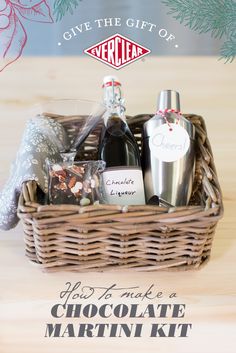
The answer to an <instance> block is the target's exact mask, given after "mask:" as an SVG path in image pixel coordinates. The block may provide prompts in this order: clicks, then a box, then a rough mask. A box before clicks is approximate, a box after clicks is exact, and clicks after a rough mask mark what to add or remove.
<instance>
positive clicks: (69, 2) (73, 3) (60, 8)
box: [53, 0, 81, 21]
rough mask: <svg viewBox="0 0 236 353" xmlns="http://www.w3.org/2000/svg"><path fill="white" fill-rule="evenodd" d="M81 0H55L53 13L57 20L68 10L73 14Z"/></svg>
mask: <svg viewBox="0 0 236 353" xmlns="http://www.w3.org/2000/svg"><path fill="white" fill-rule="evenodd" d="M80 1H81V0H55V2H54V5H53V14H54V16H56V21H61V20H62V18H63V17H64V16H65V14H66V13H67V12H69V13H70V14H71V15H73V13H74V10H75V9H76V7H77V6H78V5H79V2H80Z"/></svg>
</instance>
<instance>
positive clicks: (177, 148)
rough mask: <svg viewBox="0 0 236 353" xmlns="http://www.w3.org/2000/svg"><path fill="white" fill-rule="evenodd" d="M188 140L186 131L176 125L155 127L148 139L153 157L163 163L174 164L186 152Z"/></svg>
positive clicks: (188, 144)
mask: <svg viewBox="0 0 236 353" xmlns="http://www.w3.org/2000/svg"><path fill="white" fill-rule="evenodd" d="M189 146H190V138H189V134H188V133H187V131H186V130H185V129H184V128H183V127H182V126H180V125H178V124H173V123H169V124H163V125H160V126H158V127H156V128H155V129H154V130H153V133H152V134H151V136H150V139H149V147H150V150H151V152H152V153H153V155H154V156H155V157H156V158H157V159H159V160H160V161H163V162H174V161H177V160H178V159H180V158H182V157H183V156H184V155H185V154H186V152H187V151H188V149H189Z"/></svg>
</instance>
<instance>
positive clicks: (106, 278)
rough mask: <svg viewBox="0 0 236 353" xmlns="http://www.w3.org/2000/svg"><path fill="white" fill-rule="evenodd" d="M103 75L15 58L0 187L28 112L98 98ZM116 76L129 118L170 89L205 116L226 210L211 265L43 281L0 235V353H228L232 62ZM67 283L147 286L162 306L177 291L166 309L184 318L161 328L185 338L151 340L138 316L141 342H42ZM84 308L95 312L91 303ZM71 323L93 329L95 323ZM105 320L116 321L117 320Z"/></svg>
mask: <svg viewBox="0 0 236 353" xmlns="http://www.w3.org/2000/svg"><path fill="white" fill-rule="evenodd" d="M111 73H112V74H117V72H115V71H114V70H112V69H110V68H109V67H107V66H105V65H104V64H101V63H99V62H97V61H95V60H93V59H90V58H86V59H85V58H78V57H73V58H69V57H64V58H53V57H52V58H46V57H45V58H44V57H42V58H22V59H21V60H19V61H18V62H17V63H15V64H14V65H12V66H10V67H9V68H8V69H7V70H5V71H4V72H2V73H1V74H0V144H1V149H0V166H1V168H0V187H2V186H3V184H4V182H5V181H6V179H7V176H8V173H9V168H10V164H11V161H12V160H13V159H14V156H15V154H16V152H17V149H18V145H19V142H20V138H21V135H22V132H23V130H24V125H25V122H26V120H27V119H28V118H29V117H30V116H31V115H32V113H30V110H31V108H32V106H33V105H34V104H36V103H38V102H43V101H45V100H47V99H49V98H86V99H92V100H99V99H100V96H101V89H100V86H101V80H102V78H103V76H104V75H106V74H111ZM118 76H119V78H120V80H121V82H122V83H123V89H124V94H125V98H126V105H127V113H128V114H136V113H142V112H154V111H155V105H156V99H157V94H158V92H159V91H160V90H161V89H176V90H178V91H179V92H180V94H181V103H182V104H181V105H182V110H183V112H186V113H197V114H200V115H202V116H203V117H204V118H205V121H206V124H207V130H208V135H209V139H210V141H211V144H212V149H213V152H214V156H215V163H216V167H217V171H218V176H219V180H220V184H221V186H222V190H223V194H224V206H225V214H224V218H223V219H222V220H221V221H220V223H219V225H218V227H217V230H216V235H215V238H214V243H213V248H212V256H211V260H210V262H209V263H208V264H207V265H206V266H205V267H203V268H202V269H201V270H199V271H187V272H153V273H149V272H148V273H134V272H132V271H130V272H115V273H112V272H107V273H99V274H98V273H61V272H59V273H53V274H47V273H44V272H41V271H40V270H39V269H38V268H36V267H34V266H33V265H31V264H30V263H29V262H28V260H27V259H26V258H25V256H24V243H23V230H22V227H21V225H20V224H19V225H18V226H17V227H16V228H15V229H13V230H11V231H9V232H1V233H0V285H1V289H0V353H16V352H17V353H41V352H44V353H49V352H56V353H67V352H69V353H74V352H83V353H93V352H94V353H100V352H103V353H105V352H109V353H111V352H114V353H115V352H121V351H122V352H129V351H130V350H131V349H134V350H135V351H136V352H137V353H139V352H140V353H141V352H160V353H164V352H166V353H167V352H168V353H180V352H181V353H200V352H201V353H223V352H224V353H234V352H235V351H236V348H235V332H236V266H235V258H236V240H235V234H236V226H235V224H236V222H235V214H236V204H235V198H236V178H235V175H236V167H235V166H236V163H235V150H236V138H235V131H236V114H235V111H236V96H235V92H236V70H235V63H233V64H227V65H225V64H223V63H222V62H219V61H218V59H217V58H215V57H161V58H159V57H148V58H147V59H145V60H144V61H138V62H136V63H134V64H132V65H129V66H127V67H126V68H124V69H122V70H121V71H120V72H118ZM68 281H70V282H71V283H75V282H78V281H82V283H83V284H84V285H91V286H104V287H106V286H111V285H112V284H113V283H116V284H117V286H119V287H132V286H139V287H140V288H141V289H142V290H143V291H145V289H147V288H148V287H149V286H150V285H151V284H154V287H155V290H157V291H162V292H163V293H164V298H163V300H162V302H163V303H164V302H165V301H166V302H168V294H169V293H170V292H176V293H177V298H176V299H175V300H174V301H175V302H176V303H184V304H186V314H185V317H184V319H182V321H181V320H180V321H178V319H171V320H170V321H171V322H172V321H173V322H175V323H179V322H188V323H192V325H193V326H192V330H191V332H190V334H189V337H187V338H183V337H182V338H179V337H175V338H173V337H172V338H171V337H168V338H160V337H157V338H150V337H149V336H148V332H146V331H148V325H150V324H151V322H152V320H150V319H149V318H146V319H144V320H143V322H144V324H145V325H144V332H143V337H140V338H134V337H130V338H127V337H115V338H108V337H106V338H96V337H94V338H78V337H77V338H66V337H65V338H45V337H44V335H45V327H46V323H48V322H55V319H54V321H53V319H52V316H51V313H50V310H51V307H52V305H53V304H55V303H57V302H58V300H59V298H58V297H59V293H60V291H62V290H63V289H64V288H65V283H66V282H68ZM91 302H92V303H95V304H96V300H95V299H94V300H92V301H91ZM87 303H88V302H87ZM111 303H112V304H113V305H117V304H119V303H120V299H119V296H118V295H114V297H113V298H112V300H111ZM127 303H129V304H130V303H131V302H129V301H127ZM145 303H146V302H145V301H144V303H143V304H142V305H144V304H145ZM146 304H147V303H146ZM158 320H159V321H158ZM158 320H157V321H158V322H161V321H160V319H158ZM61 321H62V322H64V323H66V322H69V321H68V319H62V320H61ZM71 321H72V322H75V323H76V324H78V323H79V322H88V321H89V322H90V323H99V318H95V319H90V320H87V321H86V320H85V321H84V320H83V319H77V320H75V319H74V320H71ZM110 321H112V322H114V323H115V322H119V320H118V319H116V318H114V320H110ZM162 321H163V320H162ZM107 322H108V323H109V320H108V321H107ZM124 322H127V323H132V322H133V323H134V322H135V320H134V319H126V320H124Z"/></svg>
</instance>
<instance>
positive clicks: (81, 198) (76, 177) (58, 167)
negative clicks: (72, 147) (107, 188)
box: [47, 153, 105, 206]
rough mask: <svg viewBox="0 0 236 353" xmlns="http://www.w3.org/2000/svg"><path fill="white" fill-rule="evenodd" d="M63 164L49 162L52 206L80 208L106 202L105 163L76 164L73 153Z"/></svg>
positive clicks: (49, 199)
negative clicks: (102, 178)
mask: <svg viewBox="0 0 236 353" xmlns="http://www.w3.org/2000/svg"><path fill="white" fill-rule="evenodd" d="M66 155H67V157H68V156H69V157H71V158H67V160H66V159H65V156H64V161H63V162H62V163H56V164H55V163H51V162H50V161H49V160H47V165H48V175H49V185H48V201H49V203H51V204H74V205H80V206H88V205H94V204H99V203H103V202H104V198H103V191H102V183H101V172H102V171H103V170H104V169H105V162H103V161H100V160H99V161H83V162H74V160H73V157H74V154H73V153H68V154H66Z"/></svg>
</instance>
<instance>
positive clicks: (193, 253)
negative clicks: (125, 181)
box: [18, 115, 223, 271]
mask: <svg viewBox="0 0 236 353" xmlns="http://www.w3.org/2000/svg"><path fill="white" fill-rule="evenodd" d="M185 117H186V118H187V119H189V120H190V121H191V122H192V123H193V124H194V125H195V127H196V140H197V162H196V172H195V179H194V187H193V192H192V197H191V200H190V204H189V206H186V207H175V208H173V207H172V208H161V207H159V206H149V205H142V206H126V207H124V206H117V205H102V204H101V205H96V206H86V207H80V206H76V205H41V204H39V203H38V201H37V198H38V188H37V185H36V183H35V182H33V181H30V182H27V183H25V184H24V185H23V190H22V194H21V196H20V200H19V207H18V215H19V217H20V218H21V220H22V221H23V228H24V233H25V246H26V255H27V256H28V258H29V259H30V260H31V261H32V262H33V263H35V264H37V265H38V266H39V267H41V268H43V269H44V270H47V271H58V270H72V271H92V270H96V271H97V270H99V271H105V270H119V269H122V270H123V269H126V270H127V269H131V270H136V271H142V270H144V271H152V270H163V269H171V270H173V269H176V270H181V269H192V268H199V267H200V266H201V265H202V264H203V263H206V261H207V260H208V259H209V256H210V252H211V247H212V240H213V236H214V232H215V228H216V225H217V222H218V220H219V219H220V218H221V217H222V214H223V205H222V195H221V191H220V186H219V183H218V180H217V175H216V170H215V166H214V161H213V156H212V151H211V147H210V143H209V140H208V138H207V133H206V127H205V123H204V121H203V119H202V117H200V116H197V115H185ZM149 118H150V115H138V116H135V117H133V118H130V119H129V125H130V127H131V129H132V131H133V133H134V135H135V137H136V139H137V141H138V144H139V146H140V148H141V128H142V125H143V123H144V122H145V121H146V120H147V119H149ZM57 119H58V121H59V122H61V123H62V124H63V125H64V126H65V128H66V129H67V131H68V133H69V134H70V133H73V126H74V123H75V119H76V124H79V123H80V121H81V119H82V118H80V117H76V118H75V117H62V116H61V117H60V116H59V117H57ZM99 133H100V127H98V128H97V129H96V131H94V133H93V134H91V135H90V136H89V138H88V139H87V140H86V142H85V144H84V146H83V149H82V150H81V155H80V158H81V160H89V159H96V158H97V146H98V137H99Z"/></svg>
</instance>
